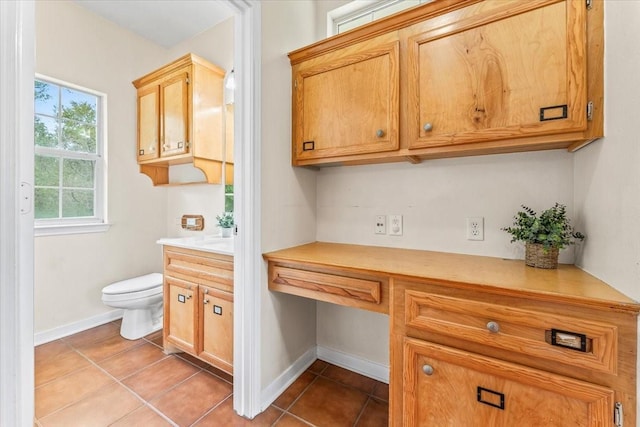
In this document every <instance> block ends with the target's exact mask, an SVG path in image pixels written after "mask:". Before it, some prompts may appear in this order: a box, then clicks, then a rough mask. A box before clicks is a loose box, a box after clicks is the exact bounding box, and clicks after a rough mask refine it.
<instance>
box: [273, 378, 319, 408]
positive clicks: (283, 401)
mask: <svg viewBox="0 0 640 427" xmlns="http://www.w3.org/2000/svg"><path fill="white" fill-rule="evenodd" d="M315 379H316V375H315V374H313V373H311V372H309V371H305V372H303V373H302V375H300V376H299V377H298V379H297V380H295V381H294V382H293V384H291V385H290V386H289V387H288V388H287V389H286V390H285V391H284V392H283V393H282V394H281V395H280V396H278V398H277V399H276V400H275V402H273V404H274V405H275V406H277V407H278V408H282V409H288V408H289V406H291V404H292V403H293V402H294V401H295V400H296V399H297V398H298V396H300V394H302V392H303V391H304V390H305V389H306V388H307V387H308V386H309V384H311V383H312V382H313V380H315Z"/></svg>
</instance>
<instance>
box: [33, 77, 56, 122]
mask: <svg viewBox="0 0 640 427" xmlns="http://www.w3.org/2000/svg"><path fill="white" fill-rule="evenodd" d="M33 99H34V101H35V105H34V108H35V111H36V113H40V114H46V115H48V116H56V115H57V114H58V101H59V99H58V86H57V85H54V84H53V83H46V82H41V81H39V80H36V82H35V93H34V97H33Z"/></svg>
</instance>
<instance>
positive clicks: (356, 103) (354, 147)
mask: <svg viewBox="0 0 640 427" xmlns="http://www.w3.org/2000/svg"><path fill="white" fill-rule="evenodd" d="M293 74H294V95H293V96H294V105H295V108H294V123H295V124H294V130H293V132H294V146H293V149H294V154H293V162H294V164H304V161H305V160H316V159H323V158H327V157H335V156H343V155H350V154H365V153H375V152H382V151H389V150H397V149H398V147H399V135H398V122H399V97H398V96H399V88H400V76H399V42H398V38H397V33H391V34H386V35H384V36H380V37H376V38H373V39H371V40H367V41H365V42H362V43H358V44H355V45H353V46H349V47H347V48H344V49H341V50H339V51H335V52H330V53H327V54H325V55H322V56H320V57H318V58H314V59H311V60H309V61H305V62H303V63H301V64H299V65H296V66H294V69H293Z"/></svg>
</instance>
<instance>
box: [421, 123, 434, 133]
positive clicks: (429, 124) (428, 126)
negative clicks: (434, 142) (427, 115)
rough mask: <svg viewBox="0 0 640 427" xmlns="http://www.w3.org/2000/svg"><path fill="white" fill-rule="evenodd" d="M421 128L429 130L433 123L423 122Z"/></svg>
mask: <svg viewBox="0 0 640 427" xmlns="http://www.w3.org/2000/svg"><path fill="white" fill-rule="evenodd" d="M422 129H424V131H425V132H431V129H433V125H432V124H431V123H425V124H424V126H422Z"/></svg>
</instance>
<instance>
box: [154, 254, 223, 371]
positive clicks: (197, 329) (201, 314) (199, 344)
mask: <svg viewBox="0 0 640 427" xmlns="http://www.w3.org/2000/svg"><path fill="white" fill-rule="evenodd" d="M164 258H165V268H164V332H163V341H164V342H163V344H164V348H165V351H166V352H168V353H171V352H177V351H183V352H186V353H189V354H191V355H192V356H195V357H197V358H199V359H201V360H203V361H205V362H207V363H209V364H210V365H213V366H215V367H216V368H218V369H220V370H222V371H224V372H227V373H229V374H233V293H232V292H230V290H232V288H233V285H232V282H231V284H230V277H231V278H232V277H233V259H232V257H229V256H226V255H218V254H210V253H206V252H200V251H193V250H189V249H182V248H175V247H166V246H165V249H164ZM175 276H180V278H178V277H175ZM217 282H219V283H217Z"/></svg>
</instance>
